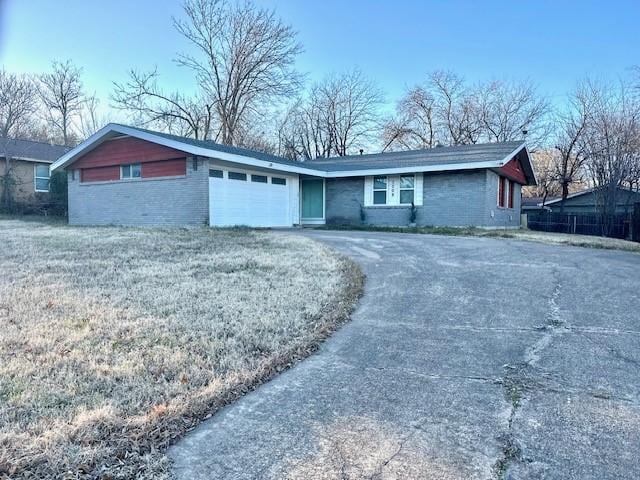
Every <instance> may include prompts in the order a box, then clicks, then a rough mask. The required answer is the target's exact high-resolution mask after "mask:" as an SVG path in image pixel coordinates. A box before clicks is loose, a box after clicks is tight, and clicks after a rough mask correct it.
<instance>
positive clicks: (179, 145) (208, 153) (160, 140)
mask: <svg viewBox="0 0 640 480" xmlns="http://www.w3.org/2000/svg"><path fill="white" fill-rule="evenodd" d="M111 132H117V133H122V134H124V135H129V136H131V137H134V138H139V139H141V140H146V141H148V142H152V143H156V144H158V145H164V146H165V147H169V148H173V149H175V150H180V151H182V152H186V153H190V154H192V155H195V156H198V157H207V158H217V159H219V160H226V161H229V162H235V163H241V164H244V165H251V166H254V167H262V168H270V169H273V170H279V171H283V172H290V173H301V174H307V175H315V176H320V177H322V176H324V172H321V171H318V170H313V169H309V168H304V167H296V166H292V165H283V164H281V163H277V162H269V161H266V160H260V159H257V158H253V157H251V156H247V155H238V154H235V153H227V152H222V151H219V150H216V149H212V148H203V147H198V146H195V145H191V144H189V143H183V142H179V141H177V140H172V139H170V138H165V137H162V136H160V135H154V134H153V133H149V132H141V131H140V130H137V129H135V128H129V127H126V126H124V125H115V124H109V125H107V126H105V127H104V128H102V129H101V130H99V131H98V132H96V133H95V134H93V135H92V136H91V137H89V138H88V139H87V140H85V141H84V142H82V143H81V144H80V145H78V146H77V147H76V148H74V149H73V150H71V151H70V152H68V153H67V154H66V155H64V156H62V157H61V158H60V159H59V160H57V161H56V162H55V163H54V164H53V165H52V166H51V171H53V170H55V169H57V168H60V167H64V166H66V165H68V164H69V163H71V162H72V161H73V160H74V159H75V158H76V157H77V156H78V155H79V154H81V153H84V152H85V151H86V150H87V149H88V148H90V147H91V146H92V145H93V144H95V143H96V142H98V141H99V140H101V139H102V138H103V137H104V136H105V135H107V134H108V133H111Z"/></svg>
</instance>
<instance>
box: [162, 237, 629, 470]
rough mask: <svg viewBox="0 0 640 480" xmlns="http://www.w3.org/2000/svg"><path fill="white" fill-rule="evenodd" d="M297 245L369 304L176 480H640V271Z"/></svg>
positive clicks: (175, 454)
mask: <svg viewBox="0 0 640 480" xmlns="http://www.w3.org/2000/svg"><path fill="white" fill-rule="evenodd" d="M283 234H291V233H283ZM298 234H302V235H308V236H310V237H312V238H315V239H316V240H318V241H320V242H324V243H326V244H328V245H330V246H332V247H334V248H335V249H337V250H338V251H341V252H343V253H345V254H347V255H349V256H351V257H352V258H354V259H355V260H356V261H357V262H358V263H359V264H360V265H362V268H363V270H364V272H365V273H366V275H367V283H366V288H365V295H364V297H363V298H362V301H361V304H360V306H359V307H358V309H357V311H356V312H355V313H354V315H353V316H352V321H351V322H349V323H348V324H346V325H345V326H344V327H343V328H341V329H340V331H338V332H336V333H335V334H334V335H333V336H332V337H331V338H330V339H328V340H327V341H326V342H325V343H324V344H323V346H322V347H321V348H320V350H319V351H318V352H317V353H316V354H314V355H313V356H312V357H310V358H308V359H307V360H305V361H303V362H301V363H300V364H299V365H297V366H296V367H294V368H292V369H291V370H289V371H287V372H285V373H283V374H282V375H280V376H278V377H277V378H275V379H274V380H273V381H271V382H269V383H268V384H265V385H263V386H261V387H260V388H258V389H257V390H256V391H254V392H252V393H250V394H248V395H246V396H245V397H243V398H242V399H240V400H239V401H237V402H236V403H234V404H233V405H230V406H229V407H227V408H225V409H224V410H222V411H220V412H219V413H218V414H216V415H215V416H214V417H213V418H211V419H210V420H208V421H206V422H204V423H203V424H202V425H200V426H199V427H198V428H197V429H196V430H194V431H193V432H191V433H189V434H188V435H187V436H186V437H185V438H183V439H182V440H181V441H180V442H179V443H177V444H176V445H175V446H174V447H172V449H171V450H170V457H171V459H172V460H173V464H174V473H175V474H176V476H177V477H178V478H184V479H285V478H290V479H312V478H313V479H315V478H317V479H333V478H349V479H359V478H389V479H391V478H393V479H400V478H437V479H467V478H472V479H490V478H508V479H614V478H615V479H636V478H640V455H638V451H639V450H638V448H639V446H640V368H639V367H640V295H639V292H640V255H637V254H633V253H627V252H619V251H611V250H593V249H583V248H574V247H564V246H563V247H559V246H552V245H544V244H539V243H529V242H521V241H515V240H505V239H491V238H463V237H438V236H431V235H410V234H393V233H375V232H331V231H306V230H305V231H304V232H303V233H298Z"/></svg>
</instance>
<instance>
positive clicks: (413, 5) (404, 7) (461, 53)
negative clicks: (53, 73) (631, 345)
mask: <svg viewBox="0 0 640 480" xmlns="http://www.w3.org/2000/svg"><path fill="white" fill-rule="evenodd" d="M256 3H258V4H260V5H265V6H268V7H270V8H274V9H275V10H276V11H277V13H278V14H279V15H280V16H281V17H282V18H283V19H284V20H285V21H286V22H287V23H290V24H291V25H293V26H294V28H295V29H296V30H297V31H298V32H299V40H300V41H301V43H302V44H303V46H304V48H305V52H304V53H303V54H302V55H301V56H300V57H299V61H298V68H299V69H300V70H301V71H303V72H306V73H308V75H309V78H310V79H314V78H320V77H322V76H323V75H324V74H325V73H328V72H340V71H344V70H349V69H351V68H353V67H358V68H360V69H361V70H362V71H364V72H365V73H366V74H367V75H368V76H369V77H371V78H372V79H373V80H375V81H376V82H377V83H378V84H379V85H380V87H381V88H382V89H383V91H384V92H385V94H386V98H387V100H388V102H389V103H392V102H394V101H395V100H396V99H397V98H398V97H399V96H400V95H401V94H402V92H403V91H404V90H405V89H406V88H407V87H408V86H411V85H414V84H416V83H418V82H420V81H421V80H422V79H424V77H425V75H426V73H428V72H430V71H432V70H436V69H450V70H453V71H455V72H457V73H459V74H462V75H464V76H465V77H466V78H467V79H469V80H471V81H479V80H485V79H489V78H515V79H530V80H532V81H533V82H534V83H535V84H536V85H538V87H539V90H540V92H541V93H543V94H545V95H547V96H549V98H550V99H551V100H552V101H559V100H561V98H562V95H563V94H564V93H565V92H566V91H568V90H569V89H571V88H572V87H573V85H574V84H575V83H576V81H577V80H578V79H580V78H582V77H584V76H585V75H587V74H588V75H592V76H595V77H598V78H601V79H614V78H617V77H620V76H624V75H626V74H628V69H629V67H631V66H633V65H637V64H640V31H639V30H638V28H639V27H638V26H639V25H640V2H638V1H637V0H636V1H609V2H606V3H605V2H603V1H575V2H574V1H562V0H556V1H536V2H534V1H486V2H481V1H462V0H459V1H446V2H445V1H438V2H436V1H417V0H415V1H409V0H406V1H400V0H397V1H391V0H388V1H364V0H351V1H348V0H343V1H338V0H323V1H311V0H309V1H302V0H256ZM0 4H1V5H2V9H1V13H0V15H1V18H0V64H2V65H3V66H4V67H5V68H6V69H8V70H11V71H20V72H39V71H42V70H45V69H47V68H48V66H49V64H50V63H51V61H52V60H53V59H67V58H71V59H72V60H73V61H74V62H75V63H76V64H77V65H80V66H82V67H83V68H84V79H85V83H86V85H87V87H88V90H90V91H96V92H97V93H98V95H99V96H100V97H101V98H102V100H103V102H105V103H107V102H108V96H109V94H110V92H111V89H112V82H113V81H122V80H124V79H126V73H127V71H128V70H129V69H130V68H137V69H142V70H147V69H150V68H153V67H154V66H156V65H157V67H158V69H159V71H160V73H161V75H162V76H161V79H162V83H163V84H164V85H166V86H170V87H175V88H186V89H188V88H190V85H191V81H190V76H189V74H188V72H186V71H184V70H183V69H180V68H178V67H176V66H175V65H174V64H173V63H172V58H174V56H175V53H176V52H177V51H181V50H185V48H186V44H185V43H184V41H183V40H182V39H181V38H180V36H179V35H178V34H177V33H176V32H175V31H174V29H173V27H172V24H171V16H172V15H180V13H181V6H180V1H179V0H174V1H170V0H128V1H125V0H109V1H106V0H103V1H97V0H89V1H88V0H64V1H61V0H0ZM61 5H62V7H61Z"/></svg>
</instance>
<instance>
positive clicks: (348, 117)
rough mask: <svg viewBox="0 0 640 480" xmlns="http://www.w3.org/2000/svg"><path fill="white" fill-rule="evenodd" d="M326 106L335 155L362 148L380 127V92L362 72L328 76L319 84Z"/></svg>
mask: <svg viewBox="0 0 640 480" xmlns="http://www.w3.org/2000/svg"><path fill="white" fill-rule="evenodd" d="M320 89H321V91H322V95H323V97H324V101H325V105H326V106H327V107H328V113H329V128H330V131H331V134H332V137H333V139H334V147H333V148H334V151H335V153H336V154H337V155H339V156H344V155H348V154H349V153H352V152H353V150H354V148H362V147H364V146H365V145H367V144H368V143H370V142H371V141H373V139H374V138H375V136H376V133H377V129H378V128H379V126H380V120H379V110H378V109H379V107H380V104H381V103H382V99H383V97H382V93H381V91H380V90H379V89H378V88H377V87H376V86H375V84H374V83H373V82H372V81H371V80H369V79H367V78H366V77H365V76H364V75H363V74H362V72H360V71H359V70H354V71H352V72H349V73H346V74H343V75H339V76H331V77H329V78H328V79H326V80H325V81H324V82H323V83H322V84H321V86H320Z"/></svg>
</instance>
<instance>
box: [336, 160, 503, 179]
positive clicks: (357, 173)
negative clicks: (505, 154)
mask: <svg viewBox="0 0 640 480" xmlns="http://www.w3.org/2000/svg"><path fill="white" fill-rule="evenodd" d="M500 166H501V163H500V161H491V162H465V163H450V164H441V165H422V166H420V165H417V166H415V167H396V168H367V169H365V170H344V171H341V172H326V175H325V176H326V177H328V178H341V177H365V176H369V175H398V174H403V173H420V172H448V171H452V170H476V169H482V168H498V167H500Z"/></svg>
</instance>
